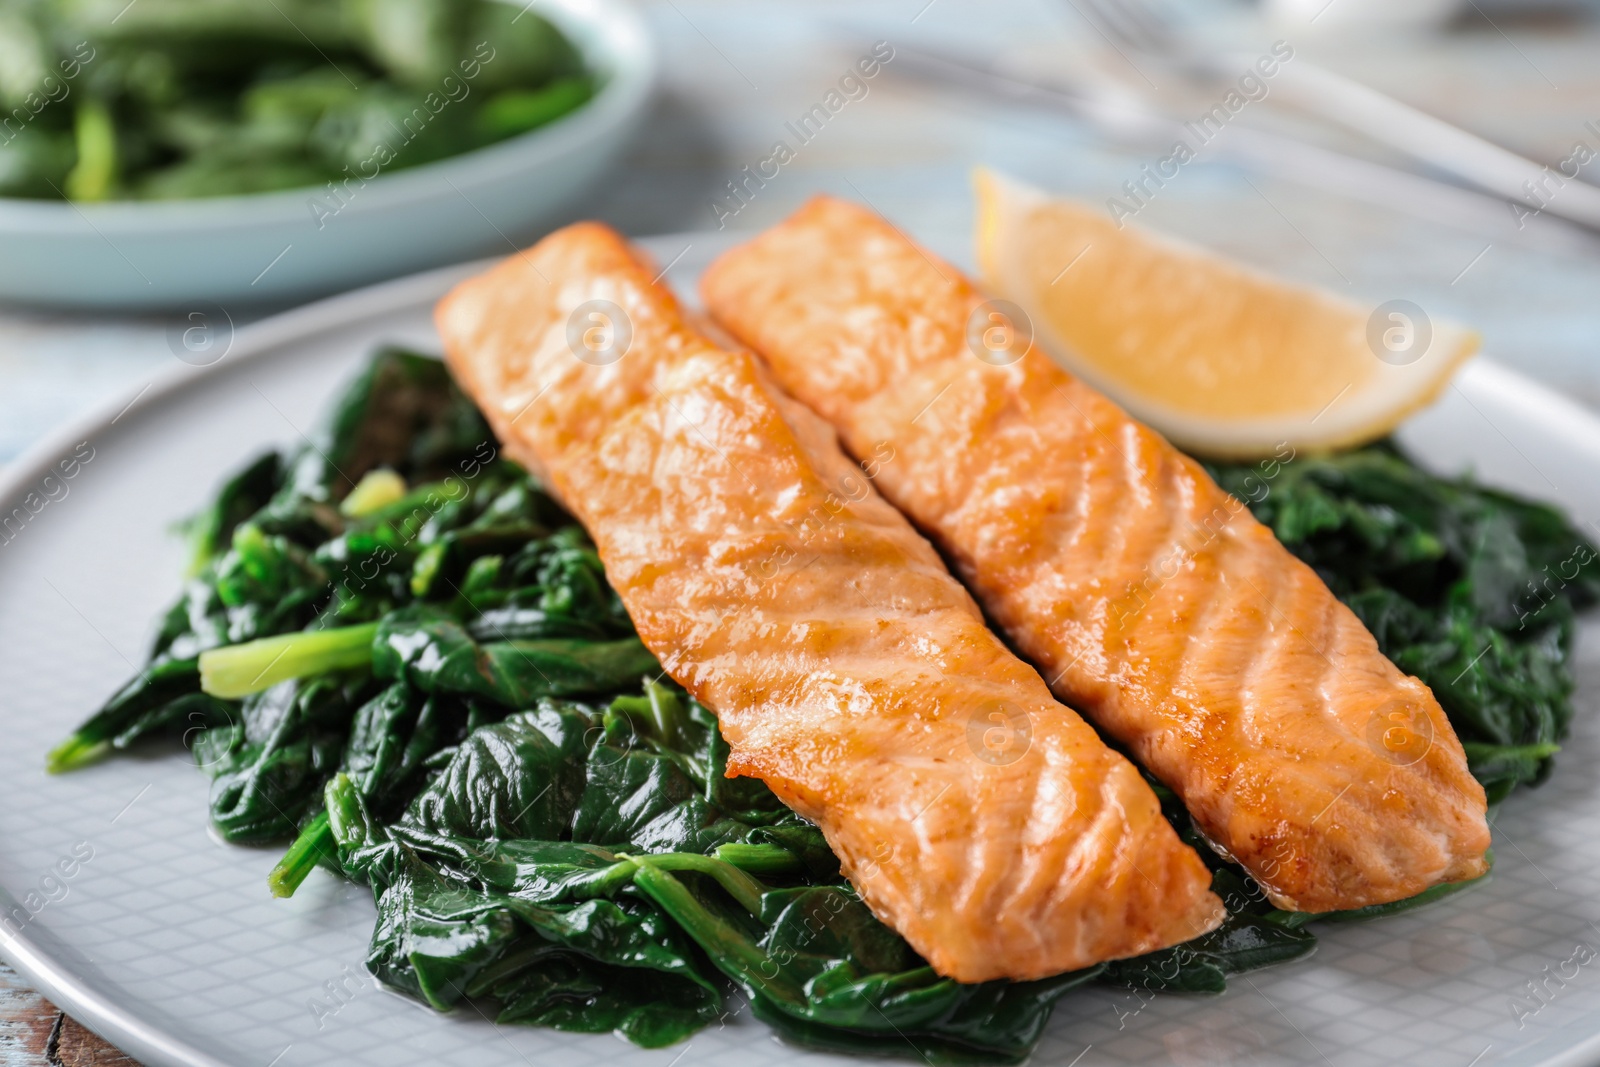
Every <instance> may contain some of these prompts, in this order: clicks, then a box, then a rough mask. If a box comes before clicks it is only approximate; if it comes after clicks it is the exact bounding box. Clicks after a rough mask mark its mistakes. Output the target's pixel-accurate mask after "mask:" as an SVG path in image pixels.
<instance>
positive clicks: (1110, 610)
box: [702, 197, 1489, 912]
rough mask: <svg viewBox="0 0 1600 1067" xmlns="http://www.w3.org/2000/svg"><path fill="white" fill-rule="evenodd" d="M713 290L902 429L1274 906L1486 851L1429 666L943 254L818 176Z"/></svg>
mask: <svg viewBox="0 0 1600 1067" xmlns="http://www.w3.org/2000/svg"><path fill="white" fill-rule="evenodd" d="M702 289H703V292H704V296H705V300H706V304H707V307H708V309H709V310H710V311H711V313H712V314H713V315H714V317H715V318H716V319H717V320H718V321H719V322H720V323H721V324H722V325H723V326H725V327H726V328H727V329H728V330H730V331H731V332H732V333H733V334H734V335H735V336H736V337H737V338H739V339H740V340H741V341H743V342H744V343H746V344H749V345H750V346H751V347H753V348H754V349H755V350H756V351H757V352H758V353H760V354H761V355H762V356H764V357H765V359H766V361H767V362H768V363H769V364H770V366H771V368H772V370H773V372H774V374H775V376H776V377H777V379H778V381H779V383H780V384H781V385H782V386H783V387H784V388H785V389H786V390H788V391H789V392H790V393H791V394H792V395H794V396H795V397H797V398H799V399H800V400H801V401H803V402H805V403H807V404H809V405H810V406H811V407H812V408H813V409H814V410H816V411H817V412H818V413H819V414H821V415H822V416H823V417H824V418H826V419H827V420H828V421H829V422H831V423H832V424H833V425H834V426H835V428H836V429H837V430H838V431H839V434H840V436H841V438H842V439H843V442H844V444H845V446H846V447H847V448H848V449H849V450H850V451H851V452H853V453H854V454H855V455H856V456H858V457H859V456H866V455H870V454H872V452H873V451H874V450H875V449H877V450H883V449H886V448H892V450H893V453H894V460H893V461H892V462H891V463H887V464H885V465H884V468H883V472H882V473H881V474H880V475H879V476H878V478H877V485H878V487H879V488H880V489H881V491H882V492H883V494H884V495H885V496H886V497H887V498H888V499H889V500H890V501H891V502H892V503H894V504H895V505H896V506H897V507H899V508H900V509H901V510H902V511H904V512H905V513H906V514H907V515H909V516H910V517H911V518H912V520H913V521H915V522H916V523H917V524H918V525H919V526H920V527H921V528H922V529H923V530H924V531H925V532H927V533H928V534H929V536H931V537H932V538H933V539H934V540H935V541H936V542H937V543H938V544H939V545H940V546H941V547H942V548H943V549H944V550H945V553H946V555H947V556H948V557H949V558H950V559H952V560H953V561H954V564H955V567H956V570H957V572H958V573H959V574H960V575H961V576H962V577H963V578H964V579H965V581H966V582H967V584H968V585H969V586H970V587H971V589H972V590H973V591H974V593H975V594H976V595H977V597H978V600H979V601H980V602H981V603H982V604H983V605H984V607H985V608H986V609H987V611H988V612H989V613H990V616H991V617H992V618H993V619H995V620H996V622H997V623H998V624H999V625H1000V626H1001V627H1002V628H1003V629H1004V630H1005V632H1006V633H1008V634H1009V635H1010V637H1011V639H1012V640H1013V641H1014V642H1015V643H1016V645H1017V647H1018V648H1020V649H1021V651H1022V653H1023V655H1024V656H1025V657H1026V658H1028V659H1029V660H1031V661H1032V662H1033V663H1034V664H1036V665H1038V667H1039V668H1040V670H1041V671H1042V672H1043V673H1044V676H1045V677H1046V678H1049V679H1051V680H1052V683H1051V684H1052V687H1053V688H1054V690H1055V692H1056V694H1057V695H1058V696H1059V697H1060V698H1061V699H1062V700H1064V701H1066V702H1067V703H1070V704H1072V705H1073V706H1075V707H1079V708H1081V709H1083V711H1084V713H1085V714H1086V715H1088V716H1089V717H1090V718H1091V719H1093V720H1094V722H1095V723H1097V724H1098V725H1099V726H1100V727H1101V728H1102V729H1103V730H1105V731H1107V732H1108V733H1109V734H1110V735H1112V736H1113V737H1115V738H1116V739H1117V740H1118V741H1120V742H1121V743H1122V744H1124V745H1126V746H1128V748H1129V749H1130V750H1131V751H1132V752H1133V753H1134V755H1135V756H1136V757H1137V758H1138V759H1139V760H1141V761H1143V763H1144V765H1145V766H1147V767H1149V768H1150V769H1151V770H1152V771H1153V772H1154V773H1155V774H1156V775H1157V776H1158V777H1159V778H1160V779H1161V780H1162V781H1163V782H1165V783H1166V784H1167V785H1169V786H1170V787H1171V788H1172V789H1174V790H1175V791H1176V792H1177V793H1178V794H1179V795H1180V796H1181V797H1182V798H1183V801H1184V803H1185V804H1186V805H1187V806H1188V808H1189V811H1190V812H1191V813H1192V814H1193V815H1194V817H1195V820H1196V822H1197V823H1198V824H1199V826H1200V828H1201V829H1202V830H1203V832H1204V833H1205V834H1206V835H1207V836H1208V837H1209V838H1210V839H1211V840H1212V841H1213V842H1214V843H1215V844H1216V845H1217V847H1218V848H1219V850H1220V851H1222V852H1224V853H1225V854H1227V855H1230V856H1232V857H1233V858H1235V859H1237V860H1238V861H1239V862H1240V863H1242V864H1243V865H1244V866H1245V867H1246V868H1248V869H1249V871H1250V873H1251V874H1252V875H1253V876H1254V877H1255V879H1256V880H1257V881H1258V882H1260V883H1261V885H1262V886H1263V888H1265V890H1266V891H1267V893H1268V894H1269V896H1270V897H1271V899H1272V901H1273V902H1274V903H1275V904H1276V905H1277V906H1279V907H1282V908H1289V909H1295V910H1301V911H1312V912H1319V911H1335V910H1343V909H1349V908H1358V907H1362V906H1365V905H1369V904H1378V903H1384V902H1387V901H1393V900H1399V899H1402V898H1405V897H1409V896H1413V895H1415V894H1416V893H1418V892H1421V891H1422V890H1424V889H1426V888H1428V887H1429V886H1432V885H1435V884H1438V883H1441V882H1449V881H1459V880H1462V879H1467V878H1472V877H1475V876H1477V875H1479V874H1482V873H1483V872H1484V871H1485V870H1486V869H1487V868H1486V862H1485V858H1484V852H1485V849H1487V847H1488V845H1489V831H1488V827H1487V826H1486V823H1485V804H1484V793H1483V789H1482V787H1481V786H1479V784H1478V782H1477V781H1476V780H1475V779H1474V778H1473V777H1472V775H1471V774H1470V773H1469V772H1468V770H1467V761H1466V757H1465V755H1464V754H1463V752H1462V748H1461V744H1460V742H1459V741H1457V739H1456V736H1455V733H1454V731H1453V730H1452V729H1451V727H1450V723H1449V720H1448V719H1446V718H1445V715H1444V712H1443V710H1442V709H1441V708H1440V707H1439V703H1438V701H1437V700H1435V699H1434V696H1433V694H1432V692H1430V691H1429V689H1428V688H1427V686H1425V685H1423V684H1422V682H1420V681H1418V680H1417V679H1416V678H1412V677H1409V676H1407V675H1405V674H1403V673H1401V672H1400V670H1399V669H1398V668H1396V667H1395V666H1394V664H1393V663H1391V662H1390V661H1389V659H1388V658H1387V657H1385V656H1384V655H1383V654H1382V652H1380V651H1379V649H1378V646H1377V643H1376V641H1375V640H1374V639H1373V637H1372V635H1371V634H1370V633H1369V632H1368V631H1367V630H1366V628H1365V627H1364V626H1362V624H1361V622H1360V621H1359V620H1358V619H1357V618H1356V616H1355V615H1354V614H1353V613H1352V612H1351V611H1350V610H1349V609H1348V608H1346V607H1345V606H1344V605H1343V604H1342V603H1340V602H1339V601H1338V600H1337V599H1336V598H1335V597H1334V596H1333V594H1332V593H1331V592H1329V590H1328V588H1327V586H1326V585H1325V584H1324V583H1323V582H1322V581H1321V580H1320V579H1319V578H1318V577H1317V575H1316V574H1315V572H1313V571H1312V570H1311V568H1309V567H1308V566H1306V565H1305V564H1304V563H1302V562H1301V561H1300V560H1299V559H1297V558H1295V557H1294V556H1293V555H1292V554H1291V553H1290V552H1289V551H1288V550H1287V549H1285V548H1284V547H1283V546H1282V545H1281V544H1279V543H1278V541H1277V539H1276V538H1274V537H1273V536H1272V533H1271V532H1270V531H1268V530H1267V529H1266V528H1265V527H1263V526H1262V525H1261V524H1260V523H1258V522H1256V521H1255V519H1254V517H1252V516H1251V514H1250V513H1249V511H1248V510H1247V509H1246V508H1245V506H1244V505H1243V504H1242V503H1240V502H1239V501H1238V500H1236V499H1234V498H1233V497H1231V496H1229V495H1228V494H1226V493H1224V492H1223V491H1222V490H1221V489H1220V488H1218V487H1217V485H1216V483H1215V482H1213V481H1212V480H1211V478H1210V477H1209V476H1208V475H1207V474H1206V472H1205V471H1204V470H1203V469H1202V468H1201V467H1200V465H1199V464H1198V463H1196V462H1195V461H1194V460H1192V459H1190V458H1189V457H1187V456H1185V455H1183V454H1182V453H1180V452H1179V451H1177V450H1176V449H1175V448H1173V447H1172V446H1171V445H1169V444H1168V443H1167V442H1166V441H1165V440H1163V439H1162V438H1161V437H1160V436H1159V435H1158V434H1156V433H1155V432H1154V431H1152V430H1150V429H1149V428H1147V427H1145V426H1143V425H1141V424H1139V423H1138V422H1135V421H1134V420H1133V419H1131V418H1129V417H1128V416H1127V415H1126V414H1124V413H1123V412H1122V411H1121V410H1120V409H1119V408H1117V406H1116V405H1115V404H1113V403H1111V402H1110V401H1109V400H1107V399H1106V398H1105V397H1103V396H1101V395H1099V394H1098V393H1096V392H1095V391H1094V390H1092V389H1090V388H1088V387H1087V386H1085V385H1083V384H1082V383H1081V382H1079V381H1077V380H1075V379H1074V378H1073V377H1071V376H1070V375H1068V374H1067V373H1066V372H1064V371H1062V370H1061V369H1059V368H1058V367H1057V366H1056V365H1055V364H1054V363H1053V362H1051V361H1050V359H1049V358H1048V357H1047V356H1046V355H1045V354H1044V353H1043V352H1041V351H1039V350H1037V349H1032V350H1025V348H1024V346H1023V345H1022V344H1021V343H1018V344H1017V345H1016V349H1015V350H1006V349H1005V346H1004V345H1001V346H999V348H1000V349H1002V350H1003V354H1002V357H1001V358H999V359H996V358H995V355H994V353H993V352H992V351H989V348H992V347H994V346H989V348H986V347H985V346H984V345H983V344H982V340H983V338H982V333H983V331H984V330H986V329H989V328H991V327H993V326H995V325H996V324H997V323H998V320H992V319H991V318H990V317H989V312H990V311H992V310H993V308H992V306H989V305H985V302H984V297H983V295H982V294H980V293H979V292H977V291H976V290H975V289H974V288H973V286H972V285H971V284H970V283H969V282H968V281H967V280H966V279H965V278H963V277H962V276H961V274H960V273H959V272H957V271H956V270H955V269H954V268H952V267H950V266H949V265H948V264H943V263H940V262H939V261H937V260H935V259H933V258H932V257H931V256H929V255H928V254H927V253H925V252H924V251H923V250H921V249H920V248H918V247H917V246H916V245H914V244H913V243H911V242H910V241H909V240H907V239H906V238H905V237H904V236H902V235H901V234H900V233H899V232H898V231H897V230H895V229H894V227H892V226H891V225H889V224H888V223H887V222H885V221H884V220H882V219H880V218H878V217H877V216H876V215H875V214H873V213H871V212H869V211H867V210H865V209H863V208H860V207H857V206H856V205H853V204H849V203H846V202H844V201H840V200H835V199H831V198H826V197H819V198H817V199H815V200H813V201H812V202H811V203H809V204H808V205H807V206H806V207H804V208H802V209H801V210H800V211H799V212H798V213H797V214H796V215H795V216H793V217H792V218H791V219H789V220H788V221H787V222H784V223H783V224H781V225H779V226H777V227H776V228H774V229H772V230H770V231H768V232H767V233H765V234H763V235H762V236H760V237H759V238H757V239H756V240H754V241H752V242H750V243H749V244H747V245H744V246H742V247H739V248H736V249H734V250H732V251H730V252H728V253H727V254H726V255H724V256H723V257H722V258H721V259H720V260H718V261H717V262H716V263H715V264H714V265H713V266H712V268H711V270H710V271H709V272H708V273H707V274H706V276H705V278H704V280H703V283H702ZM1000 325H1002V326H1003V323H1000ZM969 338H971V340H970V341H969ZM980 350H982V354H983V355H984V356H985V357H986V358H979V356H978V355H977V354H975V353H978V352H979V351H980ZM1016 350H1025V354H1023V355H1021V356H1020V358H1015V359H1014V360H1013V359H1012V357H1013V356H1015V355H1016ZM997 363H1003V364H1004V365H996V364H997Z"/></svg>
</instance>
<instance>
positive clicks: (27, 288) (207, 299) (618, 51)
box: [0, 0, 656, 311]
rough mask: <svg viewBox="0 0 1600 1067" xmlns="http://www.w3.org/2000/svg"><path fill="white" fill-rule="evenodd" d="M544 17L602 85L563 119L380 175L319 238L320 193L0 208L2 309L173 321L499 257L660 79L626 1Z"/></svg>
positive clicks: (564, 1)
mask: <svg viewBox="0 0 1600 1067" xmlns="http://www.w3.org/2000/svg"><path fill="white" fill-rule="evenodd" d="M519 2H520V0H519ZM539 13H540V14H541V15H544V16H546V17H547V18H549V19H550V20H551V21H552V22H554V23H555V24H556V25H558V26H559V27H560V28H561V29H562V30H563V31H564V32H565V33H566V34H567V35H568V36H569V37H571V38H572V40H573V42H574V43H575V44H576V45H577V46H578V48H579V49H580V50H581V51H582V52H583V54H584V56H585V58H586V59H587V60H588V62H589V64H590V66H591V68H592V69H593V70H595V71H596V73H597V74H598V75H599V76H600V77H601V78H602V79H603V85H602V88H601V90H600V92H599V93H597V94H596V95H595V98H594V99H593V100H591V101H589V103H588V104H586V105H585V106H583V107H581V108H579V109H578V110H577V111H575V112H573V113H572V114H571V115H568V116H566V117H564V118H562V119H559V120H557V121H556V122H553V123H551V124H550V125H548V126H545V127H542V128H540V129H537V130H532V131H530V132H528V133H525V134H522V135H520V136H518V137H513V138H511V139H510V140H507V141H502V142H500V143H499V144H495V145H490V146H489V147H487V148H480V149H478V150H476V151H473V152H468V153H464V154H462V155H459V156H453V157H451V158H449V159H444V160H440V161H438V162H436V163H429V164H424V165H422V166H419V167H411V168H407V169H402V170H397V171H394V172H392V173H388V174H380V175H379V176H378V177H377V178H375V179H373V180H372V181H370V182H368V183H367V185H366V186H365V187H362V188H360V189H358V190H357V191H356V193H355V194H354V196H352V197H351V198H350V199H349V200H348V202H347V206H345V207H344V208H342V209H341V210H340V211H339V212H338V213H337V214H336V215H333V216H332V217H324V218H323V219H322V220H321V221H322V225H321V226H320V227H319V225H318V219H317V217H316V215H315V214H314V213H313V211H312V209H311V203H310V202H311V199H312V197H313V196H315V195H316V194H318V193H319V192H320V193H323V197H322V199H324V200H326V198H327V197H326V192H325V190H318V189H288V190H284V191H282V192H273V193H259V194H255V195H252V196H227V197H207V198H201V199H194V200H179V201H152V202H140V201H131V202H115V203H104V204H70V203H64V202H60V201H48V200H18V199H0V301H9V302H26V303H39V304H52V305H65V306H77V307H97V308H167V309H174V310H179V311H185V310H196V309H198V310H204V309H205V306H206V305H221V306H223V307H229V306H233V305H244V304H266V303H274V302H276V303H283V302H285V301H289V300H296V299H306V298H308V297H311V296H315V295H319V294H322V293H329V292H334V291H337V290H339V289H348V288H350V287H352V286H355V285H360V284H363V283H365V282H371V281H375V280H377V279H380V278H391V277H394V276H395V275H398V274H404V273H408V272H411V271H415V270H420V269H423V268H425V267H432V266H436V265H438V264H440V263H451V262H457V261H460V260H462V259H466V258H469V257H471V256H475V255H490V254H494V253H496V251H497V250H506V242H507V241H508V240H514V239H517V238H526V237H528V236H530V235H531V234H532V233H533V230H534V227H536V226H537V225H538V224H539V223H540V222H541V221H543V220H546V219H549V218H551V217H552V216H553V215H554V214H555V213H556V212H558V211H560V210H561V208H563V207H565V206H566V205H568V204H569V203H571V202H572V201H573V200H574V199H576V198H577V196H578V195H580V194H581V193H582V192H583V191H584V190H585V189H586V188H587V187H588V186H589V185H590V184H591V183H592V182H593V181H594V179H595V177H596V176H597V175H599V174H600V172H601V171H602V170H604V168H605V167H606V165H607V164H609V163H611V162H612V161H613V160H614V159H615V158H616V157H617V155H618V153H619V152H620V150H621V149H622V148H623V146H624V145H625V144H626V143H627V141H628V139H629V137H630V136H631V135H632V134H633V133H634V131H635V130H636V129H637V128H638V126H639V122H640V120H641V119H642V118H643V114H644V108H645V106H646V104H647V103H648V101H649V98H650V93H651V89H652V87H653V85H654V82H655V76H656V59H655V54H654V50H653V46H652V44H651V41H650V36H649V32H648V30H647V29H646V27H645V24H644V21H643V19H642V18H641V17H640V16H639V14H638V12H637V11H636V10H635V9H634V8H633V6H632V5H631V4H630V3H629V0H543V2H541V3H540V4H539ZM448 120H449V113H448V111H446V112H442V113H441V118H440V121H448Z"/></svg>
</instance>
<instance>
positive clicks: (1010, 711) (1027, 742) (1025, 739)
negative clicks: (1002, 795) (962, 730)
mask: <svg viewBox="0 0 1600 1067" xmlns="http://www.w3.org/2000/svg"><path fill="white" fill-rule="evenodd" d="M967 747H968V748H970V749H971V750H972V754H973V755H974V756H977V757H978V758H979V759H980V760H982V761H983V762H985V763H988V764H990V765H992V766H995V767H1009V766H1010V765H1011V764H1013V763H1015V762H1017V761H1018V760H1019V759H1021V758H1022V757H1023V756H1025V755H1027V754H1028V749H1030V748H1032V747H1033V720H1032V719H1031V718H1029V716H1028V713H1027V712H1026V711H1023V710H1022V709H1021V708H1019V707H1017V706H1016V705H1015V704H1011V703H1008V702H1006V701H1004V700H994V701H990V702H989V703H987V704H985V705H984V706H983V707H981V708H979V709H978V710H977V711H975V712H973V713H972V717H971V718H969V719H968V720H967Z"/></svg>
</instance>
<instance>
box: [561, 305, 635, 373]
mask: <svg viewBox="0 0 1600 1067" xmlns="http://www.w3.org/2000/svg"><path fill="white" fill-rule="evenodd" d="M631 344H633V320H632V319H630V318H628V313H627V312H626V311H623V310H622V308H620V307H618V306H617V305H616V304H613V303H612V302H611V301H609V300H585V301H584V302H583V303H581V304H579V305H578V306H577V307H575V308H573V309H572V314H571V315H568V316H567V347H568V348H570V349H572V354H573V355H575V356H577V357H578V358H579V359H581V360H583V362H585V363H588V364H589V365H591V366H595V367H606V366H610V365H611V364H613V363H615V362H616V361H617V360H619V359H621V358H622V357H623V356H625V355H627V354H628V346H629V345H631Z"/></svg>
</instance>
